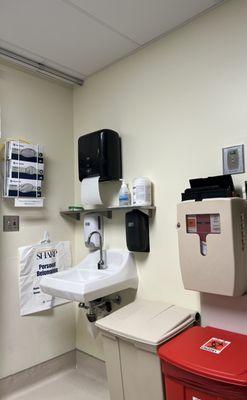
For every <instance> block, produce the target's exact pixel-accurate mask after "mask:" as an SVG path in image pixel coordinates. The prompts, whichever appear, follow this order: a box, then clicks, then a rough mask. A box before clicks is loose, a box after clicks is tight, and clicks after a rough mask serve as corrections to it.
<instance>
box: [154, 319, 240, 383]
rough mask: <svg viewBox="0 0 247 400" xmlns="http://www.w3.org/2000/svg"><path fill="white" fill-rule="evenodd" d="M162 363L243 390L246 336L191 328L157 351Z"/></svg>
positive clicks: (217, 330) (208, 328) (213, 329)
mask: <svg viewBox="0 0 247 400" xmlns="http://www.w3.org/2000/svg"><path fill="white" fill-rule="evenodd" d="M159 356H160V358H161V359H162V360H165V361H167V362H168V363H170V364H172V365H175V366H176V367H179V368H181V369H183V370H186V371H189V372H192V373H193V374H195V375H200V376H203V377H207V378H210V379H214V380H217V381H223V382H227V383H231V384H235V385H241V386H247V364H246V360H247V336H246V335H242V334H239V333H233V332H229V331H224V330H222V329H216V328H212V327H206V328H202V327H193V328H190V329H188V330H187V331H185V332H183V333H182V334H181V335H179V336H177V337H176V338H174V339H172V340H171V341H170V342H169V343H166V344H164V345H163V346H161V347H160V349H159Z"/></svg>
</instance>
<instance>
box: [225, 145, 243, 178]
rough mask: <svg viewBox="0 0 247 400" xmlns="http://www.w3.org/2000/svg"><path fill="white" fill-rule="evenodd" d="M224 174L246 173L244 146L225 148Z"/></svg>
mask: <svg viewBox="0 0 247 400" xmlns="http://www.w3.org/2000/svg"><path fill="white" fill-rule="evenodd" d="M222 158H223V174H224V175H227V174H242V173H244V172H245V165H244V145H243V144H240V145H237V146H231V147H225V148H224V149H222Z"/></svg>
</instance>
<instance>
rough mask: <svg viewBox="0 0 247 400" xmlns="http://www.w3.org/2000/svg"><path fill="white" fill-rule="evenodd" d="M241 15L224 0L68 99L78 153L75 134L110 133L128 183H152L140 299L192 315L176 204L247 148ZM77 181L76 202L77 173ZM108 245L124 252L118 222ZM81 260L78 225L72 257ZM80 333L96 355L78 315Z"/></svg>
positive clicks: (238, 6)
mask: <svg viewBox="0 0 247 400" xmlns="http://www.w3.org/2000/svg"><path fill="white" fill-rule="evenodd" d="M246 15H247V2H246V1H245V0H232V1H229V2H226V3H225V4H224V5H222V6H221V7H219V8H217V9H215V10H213V11H212V12H210V13H208V14H207V15H204V16H202V17H200V18H198V19H196V20H195V21H193V22H192V23H190V24H188V25H186V26H184V27H183V28H181V29H179V30H177V31H175V32H173V33H172V34H170V35H168V36H167V37H165V38H163V39H162V40H160V41H158V42H156V43H154V44H152V45H150V46H149V47H147V48H144V49H143V50H142V51H139V52H138V53H136V54H135V55H132V56H130V57H128V58H126V59H123V60H122V61H120V62H118V63H116V64H115V65H113V66H111V67H109V68H107V69H105V70H104V71H102V72H100V73H98V74H96V75H94V76H92V77H91V78H90V79H88V80H86V83H85V85H84V86H83V87H82V88H77V89H76V90H75V91H74V136H75V151H76V150H77V138H78V137H79V136H80V135H82V134H84V133H88V132H92V131H94V130H97V129H100V128H105V127H106V128H112V129H115V130H116V131H118V132H119V133H120V135H121V137H122V142H123V166H124V177H125V179H126V180H127V181H128V182H131V181H132V179H133V178H134V177H137V176H148V177H150V178H151V180H152V181H153V182H154V186H155V205H156V206H157V213H156V216H155V218H154V220H153V222H152V224H151V229H150V238H151V252H150V254H149V255H146V256H145V255H137V257H136V259H137V263H138V271H139V278H140V286H139V291H138V295H139V296H140V297H145V298H148V299H153V300H164V301H170V302H175V303H176V304H179V305H182V306H185V307H192V308H198V307H199V297H198V295H197V294H196V293H193V292H189V291H185V290H184V289H183V285H182V281H181V275H180V270H179V262H178V248H177V234H176V228H175V225H176V203H177V202H178V201H179V200H180V193H181V192H182V191H183V190H184V189H185V188H186V187H188V180H189V178H193V177H201V176H210V175H217V174H221V173H222V161H221V149H222V147H223V146H227V145H233V144H240V143H246V126H247V113H246V104H247V73H246V71H247V53H246V51H245V47H246V36H247V24H246ZM246 149H247V147H246ZM246 151H247V150H246ZM75 169H76V170H77V160H76V163H75ZM76 172H77V171H76ZM244 179H246V175H241V176H239V177H238V181H239V182H240V181H241V180H244ZM76 182H77V185H76V198H77V200H78V201H79V182H78V178H77V175H76ZM105 243H106V246H111V247H125V237H124V224H123V215H122V217H119V218H116V219H113V220H112V221H110V222H109V223H107V229H106V232H105ZM85 253H86V250H85V249H84V248H83V246H82V241H81V229H80V228H79V225H78V228H77V233H76V255H77V259H80V258H81V257H82V255H83V254H85ZM77 328H78V330H77V345H78V347H79V348H80V349H82V350H85V351H88V352H90V353H91V354H94V355H97V356H99V357H103V353H102V348H101V343H100V340H99V339H98V340H97V341H96V342H95V341H94V340H93V339H92V338H90V337H89V336H88V334H87V333H86V330H85V320H84V319H83V317H82V316H81V315H80V316H79V322H78V326H77Z"/></svg>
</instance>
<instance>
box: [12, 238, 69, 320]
mask: <svg viewBox="0 0 247 400" xmlns="http://www.w3.org/2000/svg"><path fill="white" fill-rule="evenodd" d="M19 254H20V314H21V315H28V314H33V313H36V312H39V311H44V310H48V309H50V308H53V307H56V306H58V305H61V304H64V303H67V302H68V300H65V299H60V298H57V297H52V296H50V295H48V294H45V293H43V292H42V291H41V289H40V286H39V284H40V280H41V278H42V277H43V276H46V275H50V274H55V273H56V272H59V271H63V270H66V269H68V268H69V267H71V251H70V243H69V242H68V241H65V242H49V241H47V242H43V243H42V242H41V243H40V244H36V245H33V246H25V247H20V248H19Z"/></svg>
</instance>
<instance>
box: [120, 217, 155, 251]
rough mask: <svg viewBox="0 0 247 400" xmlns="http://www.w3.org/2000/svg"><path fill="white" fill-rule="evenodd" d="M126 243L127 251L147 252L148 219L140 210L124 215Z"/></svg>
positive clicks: (148, 249)
mask: <svg viewBox="0 0 247 400" xmlns="http://www.w3.org/2000/svg"><path fill="white" fill-rule="evenodd" d="M125 224H126V242H127V247H128V250H130V251H140V252H149V251H150V246H149V217H148V215H146V214H145V213H143V212H142V211H140V210H133V211H130V212H128V213H126V216H125Z"/></svg>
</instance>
